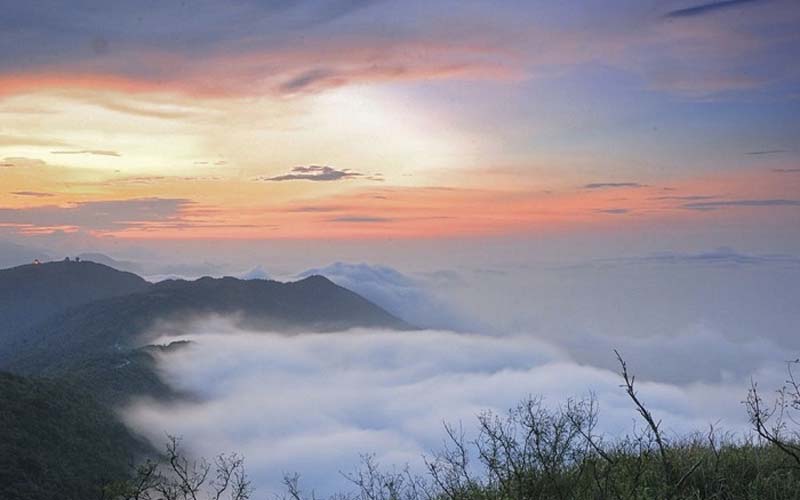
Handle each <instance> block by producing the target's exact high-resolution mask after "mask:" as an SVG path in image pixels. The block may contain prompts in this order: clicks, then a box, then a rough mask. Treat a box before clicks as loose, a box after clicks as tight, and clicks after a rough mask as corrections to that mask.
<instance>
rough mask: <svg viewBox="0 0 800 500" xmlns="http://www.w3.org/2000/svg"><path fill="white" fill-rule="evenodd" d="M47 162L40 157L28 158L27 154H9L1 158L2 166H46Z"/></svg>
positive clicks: (0, 165)
mask: <svg viewBox="0 0 800 500" xmlns="http://www.w3.org/2000/svg"><path fill="white" fill-rule="evenodd" d="M45 165H47V163H45V162H44V160H40V159H39V158H27V157H25V156H8V157H6V158H3V159H2V160H0V167H6V168H10V167H44V166H45Z"/></svg>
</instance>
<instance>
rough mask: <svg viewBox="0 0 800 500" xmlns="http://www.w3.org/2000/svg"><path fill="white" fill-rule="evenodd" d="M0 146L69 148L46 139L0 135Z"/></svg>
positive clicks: (60, 142) (58, 142) (67, 144)
mask: <svg viewBox="0 0 800 500" xmlns="http://www.w3.org/2000/svg"><path fill="white" fill-rule="evenodd" d="M0 146H50V147H56V146H58V147H69V146H70V144H69V143H66V142H64V141H59V140H57V139H51V138H47V137H31V136H21V135H0Z"/></svg>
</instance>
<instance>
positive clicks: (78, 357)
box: [0, 260, 409, 500]
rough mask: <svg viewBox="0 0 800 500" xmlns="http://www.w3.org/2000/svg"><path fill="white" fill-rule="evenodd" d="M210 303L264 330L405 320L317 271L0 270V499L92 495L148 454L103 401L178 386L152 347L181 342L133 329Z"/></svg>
mask: <svg viewBox="0 0 800 500" xmlns="http://www.w3.org/2000/svg"><path fill="white" fill-rule="evenodd" d="M213 313H218V314H230V313H237V314H238V317H239V318H240V320H241V321H242V322H243V323H244V324H265V325H269V326H270V327H272V328H275V329H279V328H282V329H293V328H298V329H299V328H302V329H304V330H326V329H339V328H346V327H356V326H363V327H368V326H382V327H394V328H409V326H408V325H407V324H406V323H404V322H402V321H401V320H399V319H397V318H395V317H394V316H392V315H390V314H389V313H387V312H386V311H384V310H383V309H381V308H380V307H378V306H376V305H374V304H372V303H371V302H369V301H367V300H366V299H364V298H362V297H361V296H359V295H357V294H355V293H353V292H351V291H349V290H346V289H344V288H342V287H339V286H337V285H335V284H334V283H332V282H330V281H329V280H327V279H325V278H323V277H320V276H311V277H308V278H306V279H303V280H301V281H298V282H295V283H279V282H276V281H265V280H252V281H244V280H238V279H235V278H223V279H212V278H202V279H199V280H196V281H182V280H172V281H166V282H162V283H157V284H151V283H148V282H147V281H145V280H143V279H142V278H140V277H139V276H136V275H135V274H131V273H126V272H121V271H118V270H116V269H112V268H110V267H107V266H105V265H101V264H97V263H94V262H86V261H82V262H77V261H66V260H65V261H61V262H50V263H45V264H31V265H25V266H19V267H16V268H12V269H6V270H0V370H2V371H0V499H2V500H12V499H32V500H38V499H43V500H44V499H56V498H58V499H66V500H72V499H74V500H83V499H91V498H100V497H101V495H107V494H108V492H107V491H106V488H105V486H107V485H108V484H109V483H110V482H117V481H120V480H124V479H125V478H127V477H128V475H129V473H130V465H131V464H132V463H133V460H134V459H135V458H139V459H141V458H142V456H143V455H145V454H146V455H147V456H151V457H152V456H153V451H152V450H150V449H149V448H147V447H146V446H145V445H144V444H142V443H140V442H139V441H137V440H136V439H134V438H133V437H132V436H130V435H129V434H128V433H127V430H126V429H125V427H124V426H123V425H122V424H121V423H120V422H119V420H118V419H117V417H116V415H115V413H114V412H113V408H115V407H117V406H118V405H119V404H121V403H124V402H125V401H127V400H128V399H129V398H130V397H131V396H134V395H147V396H151V397H155V398H171V397H177V396H179V395H178V394H175V392H174V391H173V390H172V389H171V388H170V387H169V386H168V385H166V384H165V383H164V382H163V381H162V380H161V379H160V377H159V376H158V374H157V372H156V370H155V358H154V354H156V353H157V352H158V351H159V350H163V349H173V348H180V345H178V344H180V343H177V344H172V345H170V346H152V345H144V344H146V343H147V341H148V339H146V338H143V337H142V334H144V333H145V332H146V331H147V330H148V329H149V328H150V327H151V326H152V325H153V323H154V321H156V320H157V319H165V318H166V319H180V318H186V317H193V316H201V315H205V314H213ZM4 372H11V373H4ZM12 373H13V375H12ZM23 376H24V377H23Z"/></svg>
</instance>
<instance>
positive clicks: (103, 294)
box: [0, 261, 150, 349]
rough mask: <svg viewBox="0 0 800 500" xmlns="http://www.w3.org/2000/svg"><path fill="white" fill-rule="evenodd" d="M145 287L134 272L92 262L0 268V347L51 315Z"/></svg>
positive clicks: (147, 285) (146, 286) (64, 262)
mask: <svg viewBox="0 0 800 500" xmlns="http://www.w3.org/2000/svg"><path fill="white" fill-rule="evenodd" d="M149 286H150V283H148V282H147V281H145V280H144V279H142V278H140V277H139V276H136V275H135V274H132V273H126V272H122V271H117V270H116V269H112V268H110V267H108V266H104V265H101V264H96V263H94V262H74V261H72V262H67V261H62V262H48V263H44V264H29V265H25V266H19V267H13V268H10V269H3V270H0V349H1V348H2V347H1V346H2V344H3V343H4V342H7V341H8V340H9V338H11V337H12V336H14V335H16V334H19V333H20V332H22V331H24V330H26V329H27V328H29V327H31V326H32V325H35V324H36V323H39V322H42V321H43V320H45V319H46V318H48V317H50V316H52V315H54V314H58V313H61V312H63V311H66V310H67V309H69V308H71V307H75V306H79V305H82V304H88V303H90V302H94V301H96V300H100V299H105V298H109V297H117V296H120V295H127V294H130V293H134V292H141V291H144V290H146V289H147V288H148V287H149Z"/></svg>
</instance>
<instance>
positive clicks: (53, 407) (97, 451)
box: [0, 372, 149, 500]
mask: <svg viewBox="0 0 800 500" xmlns="http://www.w3.org/2000/svg"><path fill="white" fill-rule="evenodd" d="M148 452H149V448H148V447H147V446H146V445H145V444H143V443H142V442H140V441H139V440H137V439H136V438H134V437H133V436H132V435H131V434H130V433H129V432H128V431H127V429H126V428H125V426H124V425H122V424H121V423H120V422H119V421H118V420H117V419H116V417H115V416H114V414H113V413H112V412H111V411H110V410H108V409H106V408H105V407H103V406H101V405H100V404H98V403H97V402H96V401H95V400H94V398H92V397H91V396H90V395H88V394H86V393H85V392H84V391H81V390H78V389H76V388H74V387H72V386H71V385H69V384H67V383H64V382H57V381H52V380H40V379H30V378H22V377H17V376H14V375H11V374H8V373H2V372H0V498H3V499H6V500H23V499H24V500H50V499H53V500H55V499H86V498H101V496H100V491H99V487H100V486H101V485H102V484H104V483H107V482H110V481H114V480H120V479H123V478H125V477H126V475H127V473H128V472H129V468H128V464H129V462H130V461H131V460H132V459H134V458H135V457H136V456H137V455H139V454H142V453H148Z"/></svg>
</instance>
